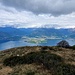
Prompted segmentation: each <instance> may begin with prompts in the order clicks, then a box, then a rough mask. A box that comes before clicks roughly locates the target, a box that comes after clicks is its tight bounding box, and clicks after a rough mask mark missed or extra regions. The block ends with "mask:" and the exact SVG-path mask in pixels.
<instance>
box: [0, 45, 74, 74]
mask: <svg viewBox="0 0 75 75" xmlns="http://www.w3.org/2000/svg"><path fill="white" fill-rule="evenodd" d="M43 50H45V51H46V52H43ZM31 52H33V53H31ZM29 53H30V54H29ZM37 55H38V56H37ZM15 56H16V57H18V58H20V57H21V58H20V59H19V60H21V61H22V60H23V63H19V60H17V59H16V58H15V60H14V59H13V57H15ZM32 56H34V57H32ZM31 57H32V58H31ZM27 58H28V60H27V62H25V61H26V59H27ZM56 58H57V59H56ZM6 59H7V60H9V59H11V60H13V62H14V63H16V61H17V63H16V64H15V66H14V65H13V63H12V62H9V61H8V62H5V60H6ZM33 59H35V60H33ZM47 59H48V60H47ZM61 59H62V60H61ZM11 60H10V61H11ZM24 60H25V61H24ZM31 60H33V61H31ZM28 61H31V62H29V63H28ZM6 64H7V65H6ZM9 64H11V65H12V66H10V65H9ZM0 75H75V50H72V49H66V48H58V47H41V46H34V47H19V48H12V49H9V50H5V51H0Z"/></svg>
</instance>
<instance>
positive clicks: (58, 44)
mask: <svg viewBox="0 0 75 75" xmlns="http://www.w3.org/2000/svg"><path fill="white" fill-rule="evenodd" d="M57 46H58V47H64V48H68V47H70V45H69V43H68V42H67V41H65V40H62V41H60V42H59V43H57Z"/></svg>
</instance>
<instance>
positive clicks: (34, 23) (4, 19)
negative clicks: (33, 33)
mask: <svg viewBox="0 0 75 75" xmlns="http://www.w3.org/2000/svg"><path fill="white" fill-rule="evenodd" d="M5 25H9V26H14V27H18V28H28V27H40V26H42V27H43V26H44V25H45V26H46V25H47V26H49V27H55V28H74V27H75V12H73V13H71V14H68V15H60V16H56V17H55V16H52V15H51V14H39V15H36V14H34V13H32V12H28V11H25V10H24V11H17V10H16V9H15V8H12V7H6V6H3V5H2V4H0V26H5Z"/></svg>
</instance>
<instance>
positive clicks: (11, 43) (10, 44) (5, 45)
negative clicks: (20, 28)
mask: <svg viewBox="0 0 75 75" xmlns="http://www.w3.org/2000/svg"><path fill="white" fill-rule="evenodd" d="M60 41H61V40H58V39H52V40H47V41H46V42H43V43H40V44H36V43H28V42H24V41H8V42H4V43H1V44H0V50H6V49H10V48H15V47H22V46H56V45H57V43H58V42H60ZM67 41H68V42H69V44H70V45H75V42H74V41H75V40H67Z"/></svg>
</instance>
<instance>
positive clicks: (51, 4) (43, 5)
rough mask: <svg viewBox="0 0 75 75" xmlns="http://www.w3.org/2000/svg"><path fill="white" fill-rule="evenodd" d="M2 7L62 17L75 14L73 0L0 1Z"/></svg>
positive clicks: (74, 1) (74, 2)
mask: <svg viewBox="0 0 75 75" xmlns="http://www.w3.org/2000/svg"><path fill="white" fill-rule="evenodd" d="M0 2H1V3H2V4H3V5H6V6H11V7H14V8H16V9H17V10H21V11H23V10H27V11H31V12H33V13H35V14H42V13H43V14H52V15H54V16H55V15H56V16H57V15H62V14H69V13H72V12H75V0H0Z"/></svg>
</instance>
